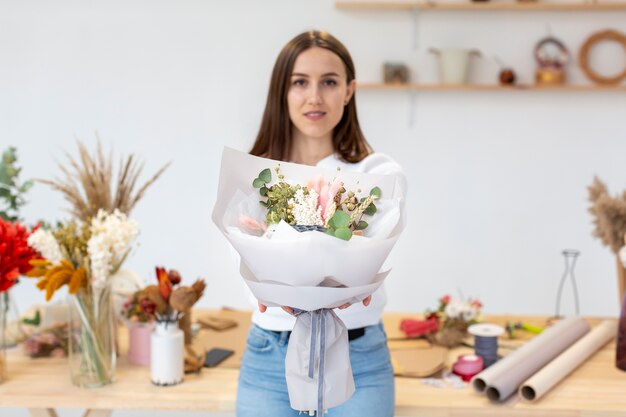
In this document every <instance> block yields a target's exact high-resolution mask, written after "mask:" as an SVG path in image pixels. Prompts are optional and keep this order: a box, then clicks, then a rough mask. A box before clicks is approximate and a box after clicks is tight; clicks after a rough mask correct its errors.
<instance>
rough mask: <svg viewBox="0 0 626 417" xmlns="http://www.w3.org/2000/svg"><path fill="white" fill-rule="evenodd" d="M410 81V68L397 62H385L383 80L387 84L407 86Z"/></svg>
mask: <svg viewBox="0 0 626 417" xmlns="http://www.w3.org/2000/svg"><path fill="white" fill-rule="evenodd" d="M409 79H410V77H409V67H407V66H406V65H405V64H401V63H395V62H385V63H384V64H383V80H384V81H385V84H407V83H408V82H409Z"/></svg>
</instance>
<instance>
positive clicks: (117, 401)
mask: <svg viewBox="0 0 626 417" xmlns="http://www.w3.org/2000/svg"><path fill="white" fill-rule="evenodd" d="M410 316H411V315H409V314H397V313H388V314H386V315H385V318H384V322H385V325H386V328H387V333H388V336H389V338H390V345H391V346H393V344H394V343H402V342H401V341H397V340H395V339H397V338H401V337H402V334H401V332H400V331H399V330H398V324H399V322H400V320H401V319H402V318H405V317H410ZM520 319H522V320H524V321H526V322H530V323H533V324H538V325H545V323H546V320H545V318H539V317H522V318H520V317H504V316H498V317H488V318H486V321H489V322H495V323H501V324H504V323H505V322H506V321H507V320H520ZM598 321H599V320H598V319H589V322H590V324H591V325H594V324H596V323H597V322H598ZM520 337H521V338H522V339H524V338H528V337H531V336H529V335H527V334H523V332H520ZM515 343H517V344H518V345H519V343H520V342H519V341H518V340H514V341H507V340H503V341H501V345H509V346H511V345H515ZM121 350H122V351H124V347H123V346H122V349H121ZM471 352H472V349H471V348H468V347H463V348H457V349H453V350H452V351H450V354H449V362H450V363H451V362H453V361H454V360H455V358H456V357H457V356H458V355H459V354H462V353H471ZM501 353H502V354H506V353H507V351H506V349H501ZM614 356H615V343H614V342H611V343H609V344H608V345H607V346H605V347H604V348H603V349H602V350H600V351H599V352H598V353H596V354H595V355H594V356H593V357H592V358H591V359H590V360H588V361H587V362H586V363H584V364H583V365H582V366H581V367H580V368H578V369H577V370H576V371H574V373H572V374H571V375H570V376H569V377H568V378H567V379H566V380H564V381H563V382H561V383H560V384H559V385H557V386H556V387H555V388H554V389H553V390H552V391H551V392H549V393H548V394H546V396H545V397H543V398H542V399H540V400H539V401H538V402H536V403H527V402H524V401H522V400H520V399H519V398H518V397H517V396H514V397H512V398H511V399H509V400H508V401H506V402H505V403H503V404H491V403H490V402H489V401H488V400H487V399H486V398H485V397H484V396H481V395H478V394H475V393H474V392H473V391H472V389H471V388H470V387H469V386H468V387H465V388H461V389H459V388H453V387H451V386H448V387H446V388H437V387H433V386H429V385H425V384H424V383H423V382H422V380H420V379H414V378H400V377H398V378H396V415H397V416H428V417H438V416H468V417H470V416H472V417H474V416H493V417H495V416H498V417H499V416H558V417H569V416H572V417H573V416H580V417H582V416H585V417H586V416H594V417H596V416H611V417H616V416H626V372H621V371H619V370H618V369H616V368H615V366H614ZM7 360H8V375H7V376H8V378H7V380H6V381H5V382H4V383H2V384H0V407H24V408H28V409H30V411H31V414H32V415H33V416H55V415H56V413H55V411H54V409H56V408H61V407H63V408H84V409H87V411H86V413H85V415H86V416H91V417H106V416H109V415H110V414H111V412H112V410H118V409H153V410H196V411H200V410H202V411H212V412H233V413H234V408H235V398H236V391H237V376H238V371H237V369H228V368H225V369H221V368H215V369H207V368H205V369H203V370H202V372H201V373H200V374H198V375H196V374H191V375H186V376H185V381H184V382H183V383H182V384H179V385H176V386H172V387H157V386H154V385H152V384H151V383H150V375H149V369H148V368H147V367H137V366H130V365H128V364H127V363H126V361H125V358H124V356H121V357H120V361H119V364H118V366H117V370H116V382H115V383H114V384H112V385H109V386H105V387H103V388H97V389H81V388H77V387H75V386H73V385H72V384H71V382H70V378H69V375H68V372H69V371H68V367H67V362H66V360H64V359H30V358H28V357H26V356H25V355H24V354H23V353H22V352H21V350H19V349H11V350H9V351H8V355H7Z"/></svg>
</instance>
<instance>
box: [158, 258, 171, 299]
mask: <svg viewBox="0 0 626 417" xmlns="http://www.w3.org/2000/svg"><path fill="white" fill-rule="evenodd" d="M155 270H156V276H157V281H158V282H159V292H160V293H161V297H163V299H164V300H165V301H168V300H169V299H170V294H171V293H172V281H170V277H169V276H168V275H167V272H166V271H165V268H163V267H160V266H157V267H156V268H155Z"/></svg>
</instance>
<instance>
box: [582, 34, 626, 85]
mask: <svg viewBox="0 0 626 417" xmlns="http://www.w3.org/2000/svg"><path fill="white" fill-rule="evenodd" d="M601 41H615V42H617V43H619V44H620V45H622V47H623V48H624V51H626V35H624V34H623V33H621V32H618V31H616V30H612V29H608V30H603V31H601V32H596V33H594V34H592V35H591V36H590V37H589V38H588V39H587V40H586V41H585V43H584V44H583V46H581V48H580V52H579V54H578V61H579V65H580V68H581V69H582V70H583V72H584V73H585V75H586V76H587V78H589V79H591V80H592V81H594V82H596V83H598V84H607V85H608V84H618V83H620V82H621V81H622V80H623V79H625V78H626V68H624V70H623V71H622V72H620V73H619V74H617V75H614V76H605V75H600V74H598V73H597V72H595V71H594V70H593V69H591V67H590V66H589V53H590V52H591V49H592V48H593V47H594V46H595V45H596V44H597V43H598V42H601Z"/></svg>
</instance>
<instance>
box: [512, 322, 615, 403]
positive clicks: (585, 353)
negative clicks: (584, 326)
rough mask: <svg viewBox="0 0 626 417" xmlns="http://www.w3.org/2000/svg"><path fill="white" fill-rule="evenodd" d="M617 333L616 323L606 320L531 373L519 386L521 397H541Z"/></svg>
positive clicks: (534, 398)
mask: <svg viewBox="0 0 626 417" xmlns="http://www.w3.org/2000/svg"><path fill="white" fill-rule="evenodd" d="M616 333H617V323H616V322H615V321H612V320H606V321H603V322H602V323H600V324H599V325H598V326H596V327H595V328H594V329H593V330H592V331H591V332H589V333H588V334H587V335H585V336H584V337H583V338H582V339H580V340H579V341H578V342H576V343H575V344H574V345H573V346H572V347H570V348H569V349H567V350H566V351H565V352H563V353H562V354H561V355H559V357H557V358H556V359H555V360H553V361H552V362H550V363H549V364H548V365H546V366H545V367H544V368H543V369H542V370H541V371H539V372H537V373H536V374H535V375H533V376H532V377H531V378H530V379H529V380H528V381H526V382H524V384H522V387H521V390H520V392H521V394H522V397H523V398H524V399H526V400H528V401H535V400H537V399H539V398H541V397H542V396H543V395H544V394H545V393H546V392H548V391H549V390H550V389H552V387H554V386H555V385H556V384H558V383H559V382H560V381H561V380H562V379H563V378H565V377H566V376H567V375H568V374H569V373H570V372H572V371H573V370H574V369H576V368H577V367H578V366H579V365H580V364H582V363H583V362H584V361H585V360H587V359H588V358H589V357H590V356H591V355H593V354H594V353H595V352H596V351H597V350H599V349H600V348H601V347H602V346H604V345H605V344H607V343H608V342H609V341H611V339H613V338H614V337H615V334H616Z"/></svg>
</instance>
